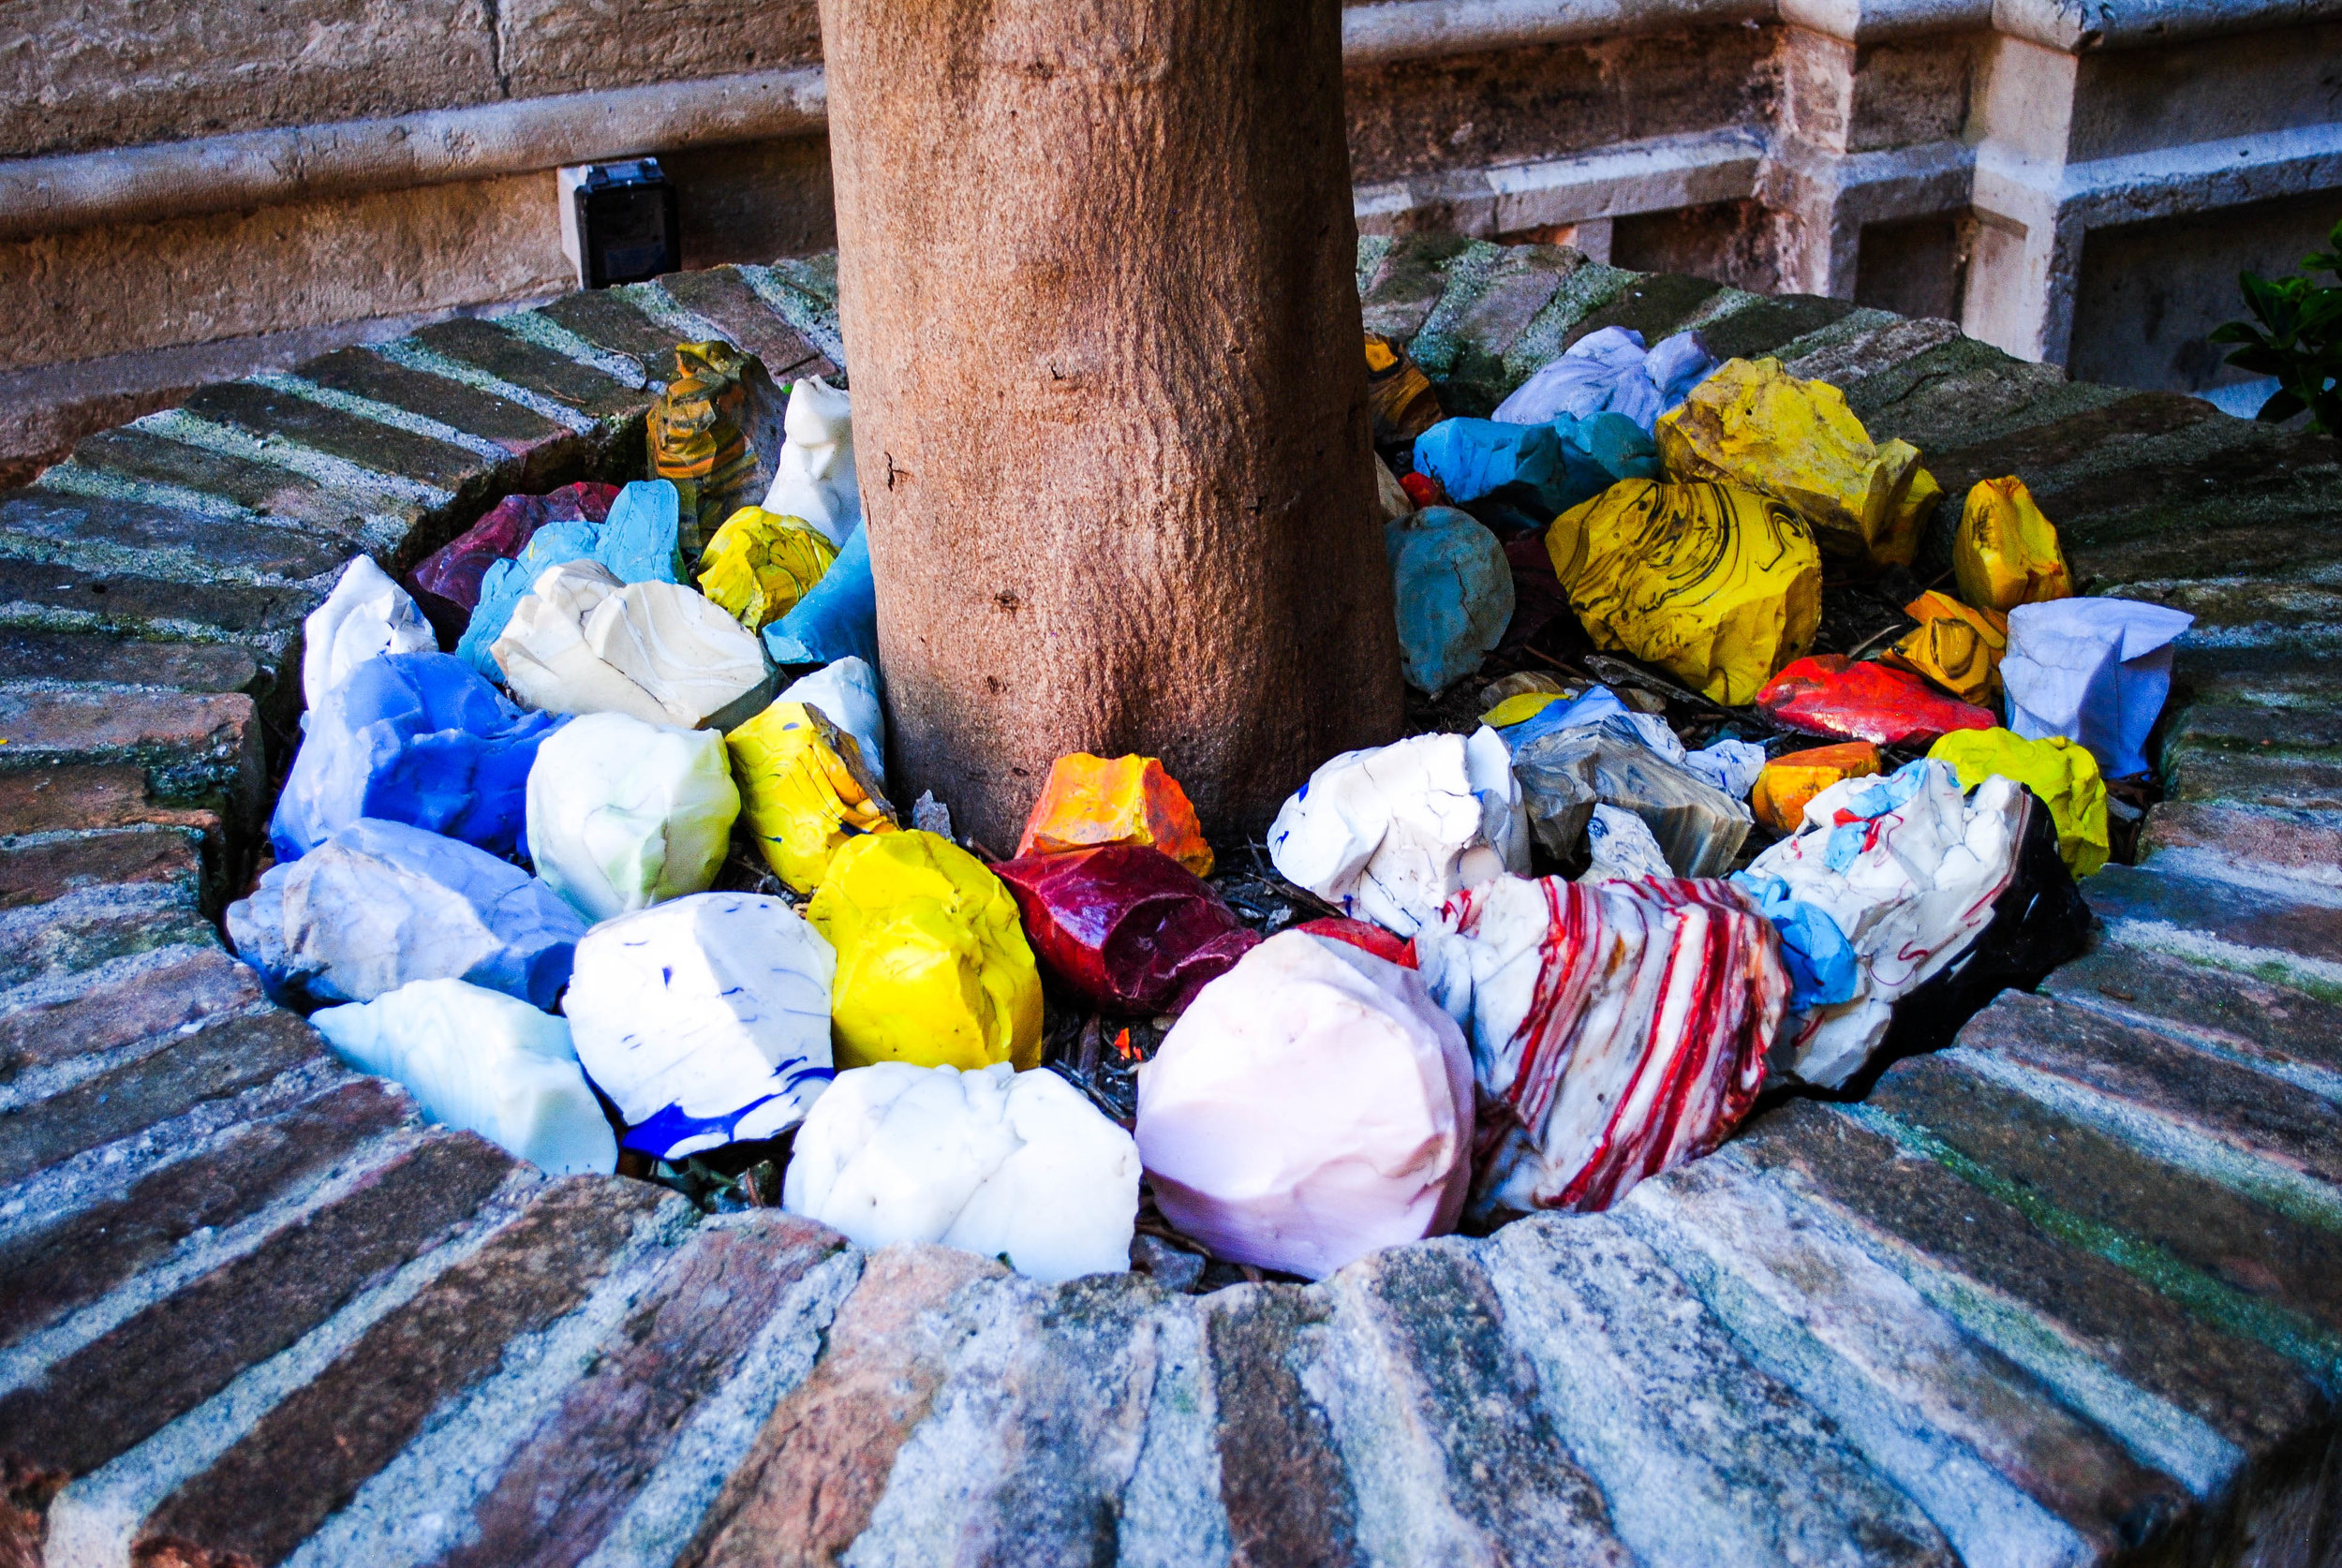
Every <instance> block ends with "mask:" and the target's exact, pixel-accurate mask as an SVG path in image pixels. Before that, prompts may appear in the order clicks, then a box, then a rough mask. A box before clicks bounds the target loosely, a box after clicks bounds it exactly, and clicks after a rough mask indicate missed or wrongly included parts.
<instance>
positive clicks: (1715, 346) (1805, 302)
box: [1699, 294, 1858, 360]
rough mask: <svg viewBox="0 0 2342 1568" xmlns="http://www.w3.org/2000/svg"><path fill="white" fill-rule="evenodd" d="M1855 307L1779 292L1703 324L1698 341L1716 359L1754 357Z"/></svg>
mask: <svg viewBox="0 0 2342 1568" xmlns="http://www.w3.org/2000/svg"><path fill="white" fill-rule="evenodd" d="M1856 308H1858V307H1857V306H1856V305H1855V303H1854V302H1853V301H1852V300H1833V299H1831V298H1829V297H1828V296H1826V295H1822V294H1780V295H1776V296H1774V297H1773V298H1771V299H1768V300H1759V301H1757V302H1756V303H1755V304H1750V305H1743V306H1742V307H1741V308H1740V309H1738V310H1735V311H1732V312H1729V313H1728V314H1727V315H1724V316H1720V317H1718V318H1715V319H1714V320H1712V321H1708V322H1705V323H1703V324H1702V325H1701V326H1700V329H1699V336H1700V341H1702V342H1703V343H1705V344H1707V345H1708V351H1709V352H1710V353H1712V354H1713V355H1714V356H1715V357H1716V358H1717V359H1719V360H1753V359H1756V358H1759V357H1761V356H1763V355H1766V354H1770V353H1771V352H1772V351H1773V350H1774V349H1776V348H1781V347H1782V346H1784V345H1785V344H1789V343H1794V342H1796V341H1797V340H1798V339H1799V338H1801V337H1803V336H1805V335H1806V334H1807V333H1817V332H1819V331H1821V329H1822V328H1824V327H1827V326H1829V325H1831V323H1832V322H1834V321H1838V320H1842V319H1844V318H1845V317H1846V316H1847V315H1848V314H1849V313H1851V312H1852V311H1854V310H1855V309H1856Z"/></svg>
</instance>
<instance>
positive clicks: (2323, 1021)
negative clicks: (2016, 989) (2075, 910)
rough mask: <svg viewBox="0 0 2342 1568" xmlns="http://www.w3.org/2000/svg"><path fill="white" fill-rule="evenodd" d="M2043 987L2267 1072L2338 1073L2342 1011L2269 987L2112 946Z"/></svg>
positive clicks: (2301, 994) (2077, 962) (2055, 975)
mask: <svg viewBox="0 0 2342 1568" xmlns="http://www.w3.org/2000/svg"><path fill="white" fill-rule="evenodd" d="M2041 989H2042V990H2043V991H2044V992H2046V993H2047V994H2049V995H2050V996H2053V997H2055V998H2059V999H2061V1000H2064V1001H2068V1002H2070V1003H2073V1004H2075V1005H2077V1006H2087V1007H2093V1008H2096V1009H2097V1010H2098V1011H2100V1012H2104V1013H2114V1014H2115V1015H2116V1016H2119V1017H2125V1018H2129V1019H2133V1020H2136V1021H2137V1022H2139V1023H2140V1024H2142V1025H2143V1026H2145V1027H2147V1028H2161V1029H2165V1030H2167V1031H2173V1032H2176V1033H2178V1034H2179V1035H2180V1036H2182V1037H2183V1038H2185V1039H2188V1040H2196V1041H2201V1042H2203V1043H2206V1044H2207V1045H2208V1046H2209V1047H2210V1048H2212V1049H2215V1050H2221V1051H2228V1052H2231V1053H2233V1054H2236V1055H2239V1056H2245V1057H2255V1058H2261V1059H2263V1060H2265V1061H2267V1062H2268V1063H2270V1064H2271V1065H2272V1066H2275V1067H2280V1068H2281V1067H2282V1066H2283V1065H2284V1064H2285V1063H2288V1062H2305V1063H2308V1064H2309V1065H2311V1066H2313V1067H2317V1068H2320V1069H2323V1070H2325V1071H2327V1072H2342V1007H2337V1006H2336V1005H2335V1004H2334V1003H2333V1002H2330V1001H2323V1000H2320V998H2316V997H2313V996H2310V995H2308V994H2306V993H2305V992H2302V991H2296V990H2292V989H2290V988H2289V987H2286V986H2283V985H2273V984H2269V983H2267V982H2266V981H2260V980H2254V979H2251V978H2250V977H2248V976H2246V975H2241V974H2236V973H2233V972H2231V971H2229V970H2223V969H2205V968H2203V967H2201V965H2197V964H2191V963H2188V962H2186V960H2185V959H2180V958H2167V957H2164V956H2163V955H2162V954H2155V953H2141V952H2137V951H2135V950H2132V949H2127V948H2117V947H2110V948H2106V949H2102V950H2101V951H2099V952H2097V953H2093V954H2089V955H2088V956H2086V957H2083V958H2078V959H2076V960H2074V961H2073V962H2072V963H2070V964H2068V965H2066V966H2065V967H2064V968H2063V969H2055V970H2053V971H2051V973H2050V976H2049V978H2048V979H2047V980H2045V981H2043V982H2042V983H2041Z"/></svg>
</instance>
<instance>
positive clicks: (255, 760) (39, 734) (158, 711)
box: [0, 689, 262, 816]
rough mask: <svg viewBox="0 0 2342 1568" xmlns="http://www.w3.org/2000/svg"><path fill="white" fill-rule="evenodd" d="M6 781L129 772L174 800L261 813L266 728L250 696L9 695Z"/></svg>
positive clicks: (4, 715)
mask: <svg viewBox="0 0 2342 1568" xmlns="http://www.w3.org/2000/svg"><path fill="white" fill-rule="evenodd" d="M0 737H5V738H6V740H7V745H6V746H5V747H0V774H7V773H17V772H22V771H24V770H28V769H44V770H62V769H65V768H67V767H82V766H92V765H97V766H103V765H107V764H127V765H129V766H132V767H135V768H138V769H140V770H141V771H142V772H143V773H144V775H145V777H146V780H147V789H148V791H150V792H151V794H153V795H154V796H156V797H159V798H161V799H164V800H193V799H200V798H203V797H205V796H212V795H225V796H226V797H228V802H229V805H230V809H231V810H232V811H234V812H235V813H237V814H238V815H240V816H241V815H244V814H248V813H251V812H255V811H257V810H258V808H259V796H260V789H261V784H262V776H261V733H260V726H259V717H258V714H257V713H256V711H255V709H254V706H253V702H252V699H251V698H249V697H246V696H245V695H244V694H243V693H242V692H235V691H227V692H178V691H153V692H150V691H92V690H64V691H26V690H22V689H20V690H13V691H7V690H0ZM50 777H52V780H53V779H54V777H55V775H54V774H53V773H52V775H51V776H50Z"/></svg>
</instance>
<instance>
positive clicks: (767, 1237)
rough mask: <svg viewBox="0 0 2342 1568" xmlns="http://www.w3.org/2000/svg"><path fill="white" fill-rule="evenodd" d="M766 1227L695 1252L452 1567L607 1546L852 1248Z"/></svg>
mask: <svg viewBox="0 0 2342 1568" xmlns="http://www.w3.org/2000/svg"><path fill="white" fill-rule="evenodd" d="M756 1219H757V1221H758V1222H757V1223H755V1224H754V1225H753V1226H749V1225H747V1224H742V1225H740V1226H738V1227H727V1228H725V1229H721V1230H715V1229H709V1230H703V1231H701V1232H700V1233H699V1234H698V1235H695V1236H693V1237H692V1238H691V1240H690V1241H689V1243H687V1244H686V1245H685V1247H684V1248H683V1250H681V1251H680V1252H679V1253H678V1254H677V1256H676V1258H675V1260H674V1265H672V1266H671V1267H670V1268H669V1269H668V1270H667V1271H666V1273H665V1274H664V1276H663V1277H662V1278H661V1279H660V1282H659V1283H658V1285H657V1286H656V1287H654V1289H653V1290H652V1291H651V1292H650V1293H648V1294H646V1295H645V1297H644V1298H643V1300H642V1301H641V1302H639V1303H638V1304H637V1305H636V1306H635V1307H634V1309H633V1310H632V1311H631V1312H630V1314H629V1315H628V1317H627V1319H626V1320H625V1322H624V1323H623V1324H621V1325H620V1326H619V1327H618V1328H617V1329H616V1330H615V1332H614V1333H613V1334H612V1335H611V1336H610V1337H609V1339H607V1340H606V1341H605V1343H604V1345H603V1347H602V1349H601V1351H600V1354H597V1356H596V1357H595V1360H594V1362H593V1364H592V1365H591V1366H590V1367H588V1368H586V1375H585V1377H584V1378H583V1379H582V1380H581V1381H580V1382H579V1383H578V1384H577V1385H576V1386H575V1387H574V1388H572V1389H571V1391H570V1392H569V1393H568V1394H567V1395H566V1396H565V1397H564V1398H563V1399H562V1401H561V1404H560V1407H559V1409H558V1410H556V1412H554V1413H552V1414H550V1415H548V1416H546V1417H545V1418H544V1420H543V1421H541V1423H540V1424H539V1425H538V1427H537V1428H536V1430H534V1431H533V1432H531V1433H530V1434H529V1436H528V1438H527V1440H526V1442H524V1443H523V1444H522V1445H521V1448H520V1450H519V1451H518V1453H516V1454H515V1455H514V1456H513V1457H512V1459H511V1462H510V1463H509V1464H508V1465H507V1466H506V1467H505V1469H504V1472H503V1473H502V1475H500V1476H499V1477H498V1478H497V1483H496V1485H495V1487H493V1488H491V1489H490V1490H488V1491H487V1492H486V1494H485V1495H483V1496H482V1498H481V1500H480V1501H479V1503H478V1504H477V1505H476V1506H475V1508H474V1509H473V1515H472V1516H473V1524H474V1530H473V1533H472V1535H471V1537H470V1539H469V1540H468V1541H467V1543H466V1544H465V1545H464V1546H460V1547H458V1548H457V1549H456V1550H455V1551H453V1552H452V1553H450V1554H449V1555H448V1556H447V1557H446V1558H444V1559H443V1560H442V1561H441V1568H573V1565H574V1564H576V1563H579V1562H582V1561H585V1560H586V1557H588V1556H589V1555H590V1554H591V1553H592V1552H593V1551H594V1549H595V1548H596V1547H597V1546H600V1544H601V1542H602V1540H603V1538H604V1537H605V1536H606V1535H607V1534H608V1533H609V1531H610V1529H611V1527H612V1526H613V1525H614V1524H615V1522H616V1521H617V1520H618V1518H619V1517H620V1516H622V1515H623V1514H624V1512H625V1510H626V1509H627V1507H628V1506H629V1505H630V1503H632V1502H633V1501H634V1500H635V1499H636V1498H637V1497H638V1496H639V1495H640V1493H641V1491H642V1488H643V1486H644V1484H645V1481H646V1480H647V1479H648V1478H649V1475H650V1473H651V1472H652V1471H653V1470H655V1469H656V1468H657V1467H658V1465H659V1464H660V1461H661V1460H662V1459H663V1458H665V1457H666V1456H667V1455H668V1454H669V1453H670V1452H671V1451H672V1450H673V1449H674V1445H675V1443H676V1442H677V1441H678V1440H679V1438H680V1436H681V1428H682V1426H683V1423H684V1421H685V1419H686V1418H687V1417H688V1416H689V1415H690V1414H691V1413H692V1412H693V1410H694V1409H695V1407H696V1406H697V1405H698V1403H699V1401H701V1400H702V1399H704V1398H707V1397H708V1396H710V1395H711V1394H713V1393H715V1392H716V1391H717V1390H718V1389H719V1388H720V1387H721V1386H722V1385H723V1384H724V1383H725V1382H726V1381H727V1380H728V1379H729V1378H730V1377H731V1376H732V1375H733V1374H734V1371H735V1369H736V1368H737V1367H738V1365H739V1363H740V1360H741V1358H742V1356H743V1355H744V1354H745V1353H746V1352H747V1350H748V1348H749V1342H750V1341H751V1340H752V1339H754V1338H755V1337H756V1336H757V1335H758V1334H759V1333H760V1332H761V1331H762V1330H763V1327H764V1325H765V1324H766V1323H767V1322H768V1321H769V1320H770V1319H771V1317H772V1316H773V1314H774V1312H775V1311H776V1310H777V1309H778V1308H779V1307H780V1305H781V1302H782V1301H783V1299H784V1298H785V1297H786V1296H787V1294H788V1292H789V1288H790V1287H791V1286H792V1285H794V1284H795V1283H796V1282H797V1281H798V1280H802V1279H803V1278H804V1277H805V1275H806V1274H807V1273H808V1271H809V1270H811V1269H812V1268H813V1267H814V1266H815V1265H817V1264H820V1263H821V1262H823V1260H824V1259H827V1258H829V1257H832V1256H834V1255H835V1254H836V1253H837V1250H838V1248H839V1247H840V1246H841V1245H843V1242H842V1239H841V1238H840V1237H839V1236H837V1234H836V1233H834V1232H832V1231H829V1230H827V1229H825V1228H823V1227H822V1226H820V1225H816V1224H813V1223H811V1222H809V1221H807V1220H797V1219H794V1218H792V1217H789V1216H785V1215H780V1214H777V1213H771V1212H769V1211H760V1212H759V1213H758V1215H757V1217H756Z"/></svg>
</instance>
